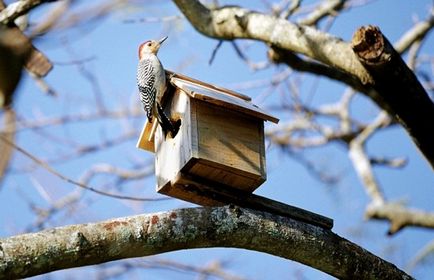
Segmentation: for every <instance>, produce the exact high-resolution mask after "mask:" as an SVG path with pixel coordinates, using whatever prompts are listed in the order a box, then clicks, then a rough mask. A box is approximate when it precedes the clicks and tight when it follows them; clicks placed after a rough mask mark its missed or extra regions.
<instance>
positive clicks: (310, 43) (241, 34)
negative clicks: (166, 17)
mask: <svg viewBox="0 0 434 280" xmlns="http://www.w3.org/2000/svg"><path fill="white" fill-rule="evenodd" d="M174 2H175V4H176V5H177V6H178V7H179V9H180V10H181V11H182V12H183V13H184V15H185V16H186V17H187V19H188V20H189V21H190V23H191V24H192V25H193V27H194V28H196V29H197V30H198V31H199V32H201V33H202V34H204V35H205V36H209V37H213V38H217V39H223V40H233V39H237V38H246V39H254V40H259V41H262V42H264V43H267V44H270V45H272V46H275V47H278V48H281V49H285V50H288V51H293V52H296V53H300V54H303V55H306V56H308V57H310V58H313V59H315V60H317V61H320V62H322V63H324V64H326V65H328V66H331V67H335V68H337V69H338V70H339V71H342V72H346V73H348V74H349V75H352V76H355V77H357V78H358V79H359V80H360V81H361V82H362V83H363V84H369V83H370V82H371V81H372V79H371V77H370V75H369V74H368V72H367V71H366V70H365V69H364V67H363V66H362V65H361V63H360V62H359V61H358V59H357V57H356V56H355V54H354V53H353V52H352V50H351V47H350V45H349V44H348V43H345V42H343V41H342V40H341V39H339V38H336V37H333V36H331V35H329V34H326V33H323V32H321V31H318V30H317V29H315V28H312V27H309V26H300V25H297V24H293V23H291V22H289V21H287V20H285V19H282V18H276V17H274V16H271V15H266V14H262V13H257V12H253V11H250V10H247V9H243V8H239V7H233V6H231V7H229V6H228V7H223V8H219V9H215V10H209V9H208V8H206V7H205V6H204V5H202V4H201V3H200V2H199V1H197V0H195V1H192V0H188V1H187V0H174Z"/></svg>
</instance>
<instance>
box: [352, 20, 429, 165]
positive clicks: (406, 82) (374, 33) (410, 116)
mask: <svg viewBox="0 0 434 280" xmlns="http://www.w3.org/2000/svg"><path fill="white" fill-rule="evenodd" d="M352 45H353V49H354V52H355V53H356V54H357V56H358V57H359V59H360V61H361V62H362V64H363V65H364V66H365V67H366V69H367V70H368V71H369V73H370V74H371V76H372V77H373V79H374V88H375V89H376V91H377V92H378V93H379V95H380V96H379V98H381V99H383V100H384V102H383V103H384V104H387V107H388V108H387V111H388V112H389V113H390V114H392V115H393V116H394V117H395V118H396V119H397V120H398V121H399V123H400V124H401V125H402V126H403V127H404V128H405V129H406V130H407V132H408V133H409V134H410V136H411V137H412V139H413V142H414V143H416V145H417V146H418V148H419V149H420V151H421V152H422V153H423V154H424V155H425V157H426V158H427V160H428V161H429V163H430V164H431V166H432V167H433V168H434V145H433V143H434V134H433V133H432V132H433V131H434V121H433V120H434V103H433V102H432V101H431V99H430V98H429V96H428V94H427V93H426V91H425V89H424V88H423V86H422V85H421V84H420V82H419V81H418V79H417V78H416V76H415V74H414V73H413V71H411V70H410V69H409V68H408V67H407V65H406V64H405V62H404V61H403V60H402V58H401V56H400V55H399V54H398V53H397V51H396V50H395V49H394V48H393V46H392V45H391V44H390V43H389V41H388V40H387V38H386V37H385V36H384V35H383V34H382V33H381V31H380V30H379V28H378V27H374V26H368V27H361V28H360V29H359V30H357V32H356V33H355V34H354V37H353V40H352Z"/></svg>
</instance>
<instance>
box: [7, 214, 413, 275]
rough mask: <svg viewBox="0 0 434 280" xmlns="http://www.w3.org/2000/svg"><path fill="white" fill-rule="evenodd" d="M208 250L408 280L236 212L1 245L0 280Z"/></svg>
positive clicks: (351, 250) (309, 228) (324, 238)
mask: <svg viewBox="0 0 434 280" xmlns="http://www.w3.org/2000/svg"><path fill="white" fill-rule="evenodd" d="M209 247H235V248H244V249H249V250H255V251H260V252H265V253H269V254H272V255H275V256H280V257H283V258H286V259H289V260H294V261H297V262H300V263H303V264H305V265H308V266H311V267H313V268H316V269H318V270H321V271H323V272H325V273H328V274H330V275H332V276H334V277H337V278H340V279H412V278H411V276H409V275H407V274H406V273H405V272H403V271H401V270H399V269H398V268H397V267H396V266H395V265H393V264H391V263H389V262H387V261H385V260H382V259H381V258H379V257H377V256H375V255H373V254H371V253H370V252H368V251H366V250H364V249H363V248H361V247H359V246H357V245H356V244H354V243H351V242H350V241H348V240H346V239H344V238H342V237H339V236H338V235H336V234H334V233H333V232H331V231H329V230H325V229H322V228H320V227H316V226H313V225H310V224H306V223H303V222H299V221H296V220H292V219H290V218H285V217H282V216H277V215H271V214H268V213H264V212H258V211H254V210H249V209H244V208H239V207H234V206H225V207H219V208H188V209H179V210H174V211H169V212H161V213H154V214H148V215H138V216H132V217H126V218H118V219H113V220H109V221H105V222H100V223H95V224H82V225H72V226H66V227H59V228H54V229H49V230H45V231H41V232H37V233H30V234H23V235H19V236H14V237H10V238H6V239H0V278H3V279H11V278H21V277H28V276H32V275H38V274H42V273H47V272H50V271H54V270H59V269H65V268H71V267H78V266H85V265H92V264H98V263H104V262H108V261H113V260H119V259H124V258H132V257H142V256H149V255H155V254H159V253H163V252H169V251H175V250H181V249H189V248H209Z"/></svg>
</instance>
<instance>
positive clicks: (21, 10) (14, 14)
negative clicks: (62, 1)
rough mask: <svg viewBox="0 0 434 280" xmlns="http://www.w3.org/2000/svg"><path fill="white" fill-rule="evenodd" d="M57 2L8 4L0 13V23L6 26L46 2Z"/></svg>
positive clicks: (28, 0)
mask: <svg viewBox="0 0 434 280" xmlns="http://www.w3.org/2000/svg"><path fill="white" fill-rule="evenodd" d="M56 1H58V0H21V1H16V2H14V3H12V4H9V5H8V6H7V7H6V9H4V10H3V11H1V12H0V23H2V24H4V25H8V24H10V23H13V22H14V20H15V19H17V18H18V17H20V16H22V15H25V14H27V13H28V12H29V11H30V10H32V9H33V8H35V7H37V6H39V5H41V4H43V3H48V2H56Z"/></svg>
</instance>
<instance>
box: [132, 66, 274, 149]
mask: <svg viewBox="0 0 434 280" xmlns="http://www.w3.org/2000/svg"><path fill="white" fill-rule="evenodd" d="M166 74H167V76H168V77H170V80H169V82H170V84H171V85H172V86H174V87H175V89H180V90H181V91H182V92H184V93H185V94H187V95H188V96H189V97H190V98H193V99H197V100H201V101H204V102H207V103H211V104H214V105H216V106H221V107H225V108H227V109H228V110H233V111H238V112H241V113H244V114H247V115H249V116H252V117H255V118H258V119H261V120H264V121H271V122H273V123H278V122H279V119H278V118H276V117H274V116H272V115H270V114H268V113H267V112H265V111H264V110H262V109H261V108H259V107H257V106H256V105H254V104H253V103H252V102H251V98H250V97H249V96H247V95H244V94H241V93H238V92H234V91H232V90H229V89H226V88H222V87H219V86H215V85H211V84H208V83H205V82H202V81H199V80H196V79H193V78H190V77H187V76H184V75H181V74H178V73H175V72H171V71H166ZM151 133H152V124H151V123H149V122H148V121H147V122H146V124H145V126H144V128H143V131H142V133H141V135H140V138H139V142H138V143H137V147H139V148H142V149H145V150H148V151H151V152H153V151H154V139H153V137H154V136H153V135H152V134H151Z"/></svg>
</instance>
